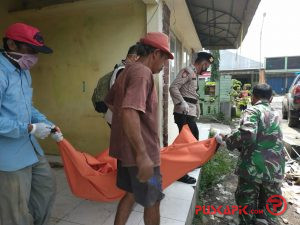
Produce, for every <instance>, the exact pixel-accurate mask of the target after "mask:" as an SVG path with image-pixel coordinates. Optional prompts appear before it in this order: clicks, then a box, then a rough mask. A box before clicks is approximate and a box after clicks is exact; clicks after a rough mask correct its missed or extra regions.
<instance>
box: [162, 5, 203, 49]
mask: <svg viewBox="0 0 300 225" xmlns="http://www.w3.org/2000/svg"><path fill="white" fill-rule="evenodd" d="M164 2H165V3H166V4H167V6H168V8H169V9H170V12H171V15H170V28H171V30H172V31H173V32H174V33H175V35H176V37H178V38H179V39H180V40H181V41H182V43H184V46H185V47H186V48H187V49H193V50H194V51H196V52H197V51H200V50H202V46H201V40H199V36H198V34H197V31H196V29H195V26H194V24H193V20H192V17H191V14H190V12H189V9H188V7H187V4H186V2H185V1H184V0H164Z"/></svg>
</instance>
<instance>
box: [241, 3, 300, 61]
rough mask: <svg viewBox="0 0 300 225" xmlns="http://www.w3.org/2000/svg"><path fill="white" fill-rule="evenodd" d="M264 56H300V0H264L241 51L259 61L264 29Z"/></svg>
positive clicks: (243, 54)
mask: <svg viewBox="0 0 300 225" xmlns="http://www.w3.org/2000/svg"><path fill="white" fill-rule="evenodd" d="M264 12H265V13H266V16H265V20H264V24H263V32H262V42H261V45H262V62H263V61H264V57H275V56H296V55H299V56H300V0H261V3H260V5H259V6H258V8H257V11H256V13H255V15H254V17H253V20H252V22H251V25H250V27H249V29H248V33H247V35H246V37H245V39H244V41H243V43H242V45H241V47H240V48H239V49H238V54H240V55H242V56H245V57H248V58H251V59H253V60H256V61H258V62H259V46H260V31H261V27H262V21H263V14H264Z"/></svg>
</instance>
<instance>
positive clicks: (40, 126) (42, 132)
mask: <svg viewBox="0 0 300 225" xmlns="http://www.w3.org/2000/svg"><path fill="white" fill-rule="evenodd" d="M50 132H51V126H50V125H48V124H45V123H34V124H32V130H31V131H30V134H33V135H34V136H36V137H37V138H40V139H45V138H46V137H48V136H49V134H50Z"/></svg>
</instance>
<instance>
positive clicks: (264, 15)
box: [259, 12, 267, 69]
mask: <svg viewBox="0 0 300 225" xmlns="http://www.w3.org/2000/svg"><path fill="white" fill-rule="evenodd" d="M266 15H267V14H266V13H265V12H264V14H263V20H262V24H261V29H260V39H259V68H260V69H261V68H262V66H261V64H262V63H261V39H262V31H263V26H264V22H265V17H266Z"/></svg>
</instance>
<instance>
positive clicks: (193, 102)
mask: <svg viewBox="0 0 300 225" xmlns="http://www.w3.org/2000/svg"><path fill="white" fill-rule="evenodd" d="M183 99H184V100H185V101H186V102H188V103H191V104H197V102H198V100H196V99H193V98H187V97H183Z"/></svg>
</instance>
